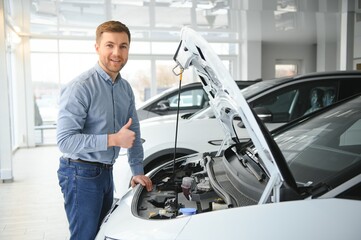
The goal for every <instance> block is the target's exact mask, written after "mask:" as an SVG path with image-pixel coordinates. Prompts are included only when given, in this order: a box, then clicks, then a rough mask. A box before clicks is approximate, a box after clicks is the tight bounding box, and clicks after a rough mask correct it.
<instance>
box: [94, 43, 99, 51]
mask: <svg viewBox="0 0 361 240" xmlns="http://www.w3.org/2000/svg"><path fill="white" fill-rule="evenodd" d="M94 48H95V51H96V52H97V53H99V52H98V51H99V45H98V43H95V44H94Z"/></svg>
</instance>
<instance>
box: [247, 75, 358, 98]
mask: <svg viewBox="0 0 361 240" xmlns="http://www.w3.org/2000/svg"><path fill="white" fill-rule="evenodd" d="M340 77H343V78H345V79H346V78H347V77H359V78H360V81H361V72H360V71H357V70H350V71H327V72H316V73H307V74H301V75H297V76H294V77H283V78H274V79H269V80H263V81H260V82H258V83H255V84H252V85H250V86H249V87H247V88H244V89H243V91H242V94H243V96H244V97H245V98H246V99H250V98H252V97H254V96H256V95H258V94H260V93H261V92H265V91H267V90H269V89H272V88H274V87H276V86H280V85H283V84H288V83H291V82H302V81H308V80H313V81H314V80H315V79H318V80H323V79H330V78H340Z"/></svg>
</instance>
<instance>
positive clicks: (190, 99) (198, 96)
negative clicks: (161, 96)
mask: <svg viewBox="0 0 361 240" xmlns="http://www.w3.org/2000/svg"><path fill="white" fill-rule="evenodd" d="M168 101H169V106H170V108H177V107H178V95H173V96H171V97H169V98H168ZM204 104H205V92H204V90H203V89H193V90H187V91H183V92H181V94H180V103H179V106H180V107H181V108H199V109H200V108H203V106H204Z"/></svg>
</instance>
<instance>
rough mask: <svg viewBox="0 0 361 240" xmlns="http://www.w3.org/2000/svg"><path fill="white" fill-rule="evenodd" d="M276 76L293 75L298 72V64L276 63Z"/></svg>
mask: <svg viewBox="0 0 361 240" xmlns="http://www.w3.org/2000/svg"><path fill="white" fill-rule="evenodd" d="M275 73H276V74H275V77H276V78H281V77H291V76H295V75H297V73H298V68H297V64H292V63H277V64H276V65H275Z"/></svg>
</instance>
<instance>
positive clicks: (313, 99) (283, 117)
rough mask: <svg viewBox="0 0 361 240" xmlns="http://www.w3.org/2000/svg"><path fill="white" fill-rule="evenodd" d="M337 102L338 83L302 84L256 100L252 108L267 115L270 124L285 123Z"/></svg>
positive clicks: (318, 82)
mask: <svg viewBox="0 0 361 240" xmlns="http://www.w3.org/2000/svg"><path fill="white" fill-rule="evenodd" d="M336 100H337V81H336V80H335V81H317V82H309V83H300V84H295V85H293V86H289V87H287V88H282V89H279V90H277V91H274V92H269V93H267V94H265V95H264V96H263V97H261V98H259V99H256V100H254V101H253V102H252V103H250V104H251V106H252V108H253V109H255V110H256V112H257V114H259V113H260V112H259V109H262V110H261V113H267V114H269V115H270V116H271V117H270V118H269V119H268V120H267V122H270V123H285V122H288V121H291V120H293V119H296V118H298V117H300V116H303V115H305V114H309V113H311V112H313V111H316V110H318V109H320V108H322V107H325V106H328V105H330V104H332V103H334V102H336Z"/></svg>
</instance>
